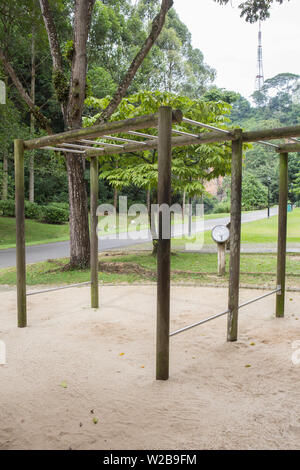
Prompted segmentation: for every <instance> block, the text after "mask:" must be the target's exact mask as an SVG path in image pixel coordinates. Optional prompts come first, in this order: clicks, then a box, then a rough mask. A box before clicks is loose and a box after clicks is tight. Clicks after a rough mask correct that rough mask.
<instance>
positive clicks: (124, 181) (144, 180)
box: [85, 91, 231, 196]
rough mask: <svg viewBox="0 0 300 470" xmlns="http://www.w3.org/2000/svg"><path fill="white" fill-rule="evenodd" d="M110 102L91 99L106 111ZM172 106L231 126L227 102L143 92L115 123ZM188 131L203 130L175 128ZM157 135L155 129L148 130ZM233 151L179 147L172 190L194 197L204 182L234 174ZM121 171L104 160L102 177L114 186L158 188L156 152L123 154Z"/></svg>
mask: <svg viewBox="0 0 300 470" xmlns="http://www.w3.org/2000/svg"><path fill="white" fill-rule="evenodd" d="M105 101H106V99H102V100H97V99H95V98H89V99H88V102H89V103H91V102H92V103H93V106H94V107H96V106H98V107H99V108H100V109H102V107H103V106H105ZM163 105H165V106H171V107H172V108H173V109H177V108H178V109H181V110H182V112H183V114H184V115H185V116H186V117H189V118H191V119H195V120H197V121H201V122H206V123H212V124H215V125H218V127H227V123H228V118H226V114H228V113H229V111H230V105H229V104H228V103H224V102H219V103H215V102H209V101H204V100H199V99H198V100H192V99H190V98H188V97H186V96H178V95H175V94H173V93H168V92H159V91H155V92H149V91H142V92H139V93H137V94H135V95H132V96H130V97H128V98H126V99H123V100H122V102H121V104H120V106H119V107H118V109H117V111H116V112H115V113H114V115H113V116H112V119H113V120H119V119H125V118H130V117H134V116H140V115H144V114H149V113H155V112H158V110H159V107H160V106H163ZM93 122H94V119H92V118H88V119H85V124H86V125H92V124H93ZM175 128H176V129H178V130H180V131H185V132H197V133H198V132H199V128H195V129H193V128H191V126H187V125H186V124H184V123H181V124H180V125H177V126H174V129H175ZM145 131H146V132H147V133H149V134H150V133H153V132H154V131H153V129H152V130H151V129H148V130H147V129H146V130H145ZM230 155H231V154H230V149H229V147H228V146H226V145H224V144H221V145H219V144H214V145H193V146H187V147H183V148H175V149H174V150H173V158H172V188H173V191H174V193H176V192H179V193H181V192H182V191H183V190H186V192H187V194H189V195H190V196H193V195H199V194H202V193H203V192H204V187H203V181H204V180H210V179H214V178H216V177H218V176H220V175H225V174H226V173H229V171H230ZM116 161H117V162H118V168H115V165H113V168H112V165H111V163H108V162H107V158H105V159H103V161H102V159H101V158H100V163H101V175H100V178H102V179H105V180H107V181H108V182H109V183H110V184H111V185H112V186H113V187H115V188H117V189H119V190H121V189H123V188H129V187H130V186H132V185H134V186H136V187H138V188H144V189H148V188H149V187H150V188H156V186H157V179H158V171H157V154H156V152H149V151H148V152H137V153H135V154H125V155H123V154H121V155H118V156H116Z"/></svg>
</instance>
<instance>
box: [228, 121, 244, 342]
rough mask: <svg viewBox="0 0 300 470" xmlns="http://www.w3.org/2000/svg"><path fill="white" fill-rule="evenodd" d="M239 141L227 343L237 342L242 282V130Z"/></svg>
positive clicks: (233, 194)
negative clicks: (240, 284) (240, 283)
mask: <svg viewBox="0 0 300 470" xmlns="http://www.w3.org/2000/svg"><path fill="white" fill-rule="evenodd" d="M235 132H236V135H237V136H238V139H237V140H234V141H232V160H231V210H230V264H229V291H228V310H229V314H228V321H227V341H236V340H237V334H238V306H239V282H240V244H241V209H242V157H243V153H242V145H243V142H242V130H240V129H236V131H235Z"/></svg>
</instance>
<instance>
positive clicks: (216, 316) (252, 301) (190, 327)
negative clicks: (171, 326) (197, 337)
mask: <svg viewBox="0 0 300 470" xmlns="http://www.w3.org/2000/svg"><path fill="white" fill-rule="evenodd" d="M280 291H281V286H278V287H277V288H276V289H274V290H272V291H271V292H268V293H267V294H263V295H260V296H259V297H256V298H255V299H251V300H248V301H247V302H244V303H243V304H241V305H239V307H238V308H239V309H240V308H243V307H246V305H250V304H252V303H254V302H257V301H258V300H261V299H263V298H265V297H268V296H269V295H273V294H275V293H276V292H280ZM227 313H229V310H225V311H224V312H221V313H217V314H216V315H212V316H211V317H208V318H205V319H204V320H200V321H199V322H197V323H193V324H192V325H189V326H185V327H183V328H180V329H179V330H176V331H173V333H170V336H175V335H178V334H179V333H183V332H184V331H187V330H191V329H192V328H195V327H196V326H200V325H203V324H204V323H207V322H209V321H211V320H214V319H215V318H219V317H222V316H223V315H226V314H227Z"/></svg>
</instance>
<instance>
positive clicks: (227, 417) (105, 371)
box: [0, 286, 300, 449]
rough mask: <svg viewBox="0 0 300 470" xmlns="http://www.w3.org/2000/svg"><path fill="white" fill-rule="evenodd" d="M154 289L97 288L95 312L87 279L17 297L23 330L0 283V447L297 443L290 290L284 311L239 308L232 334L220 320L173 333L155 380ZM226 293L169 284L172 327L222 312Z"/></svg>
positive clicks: (299, 420) (298, 336) (297, 368)
mask: <svg viewBox="0 0 300 470" xmlns="http://www.w3.org/2000/svg"><path fill="white" fill-rule="evenodd" d="M155 292H156V290H155V286H145V287H143V286H139V287H137V286H131V287H128V286H121V287H110V286H107V287H102V288H101V309H99V310H98V311H97V310H92V309H91V308H89V288H88V287H81V288H73V289H69V290H66V291H59V292H54V293H47V294H43V295H39V296H33V297H29V298H28V311H29V323H30V325H29V327H28V328H25V329H17V328H16V327H15V316H16V313H15V292H13V291H7V292H3V291H2V292H1V293H0V310H1V316H0V318H1V324H0V340H2V341H4V342H5V343H6V348H7V364H6V365H2V366H0V383H1V398H0V422H1V426H0V449H69V448H72V449H203V448H205V449H231V448H233V449H257V448H263V449H279V448H280V449H289V448H297V449H299V448H300V387H299V379H300V364H299V365H294V364H293V362H292V360H291V357H292V354H293V352H294V353H295V349H293V348H292V342H294V341H297V340H298V341H299V340H300V294H299V293H292V294H291V293H288V294H287V302H286V303H287V315H286V318H285V319H275V318H274V315H273V314H274V300H275V298H274V296H272V297H269V298H266V299H264V300H261V301H260V302H258V303H256V304H254V305H251V306H249V307H246V308H245V309H243V310H242V311H241V314H240V322H239V341H238V342H236V343H230V344H229V343H227V342H226V318H219V319H217V320H214V321H213V322H210V323H208V324H205V325H203V326H201V327H199V328H195V329H193V330H190V331H188V332H186V333H184V334H182V335H179V336H175V337H174V338H172V339H171V377H170V380H169V381H166V382H157V381H155V380H154V370H155V310H156V299H155ZM261 293H262V291H259V292H258V291H254V290H249V291H247V290H242V291H241V300H242V301H245V300H248V299H250V298H253V297H255V296H256V295H261ZM226 296H227V290H226V289H223V288H222V289H221V288H219V289H209V288H201V287H197V288H195V287H173V288H172V330H173V329H174V328H175V329H177V328H179V327H181V326H184V325H186V324H189V323H192V322H195V321H197V320H198V319H201V318H204V317H206V316H207V315H211V314H213V313H217V312H219V311H222V310H224V307H225V308H226ZM298 318H299V320H298ZM299 357H300V354H299ZM249 366H251V367H249ZM93 418H97V419H98V422H97V423H96V424H95V423H94V422H93Z"/></svg>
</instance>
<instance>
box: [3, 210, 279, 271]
mask: <svg viewBox="0 0 300 470" xmlns="http://www.w3.org/2000/svg"><path fill="white" fill-rule="evenodd" d="M276 214H277V207H273V208H272V209H271V215H276ZM266 217H267V210H266V209H264V210H261V211H253V212H249V213H246V214H242V223H245V222H252V221H255V220H260V219H264V218H266ZM228 222H229V217H222V218H216V219H208V220H205V221H204V231H207V230H211V229H212V228H213V227H214V226H215V225H225V224H227V223H228ZM192 229H193V230H194V229H195V223H193V224H192ZM181 230H182V227H181V225H180V226H179V225H177V226H174V227H172V235H173V236H178V235H180V234H181ZM202 230H203V228H202V229H200V230H199V231H202ZM132 233H133V232H129V236H132ZM140 234H141V236H143V239H142V240H132V239H129V240H128V239H124V240H123V239H116V240H111V239H109V240H108V239H105V238H104V237H100V238H99V252H101V251H109V250H114V249H118V248H127V247H129V246H134V245H137V244H141V243H146V242H150V241H151V236H150V233H149V231H148V230H143V231H141V232H140ZM122 235H123V236H124V234H120V237H121V236H122ZM69 249H70V243H69V241H65V242H56V243H47V244H44V245H32V246H27V247H26V262H27V263H37V262H40V261H46V260H47V259H54V258H66V257H68V256H69ZM15 264H16V250H15V248H9V249H7V250H0V268H6V267H9V266H15Z"/></svg>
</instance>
